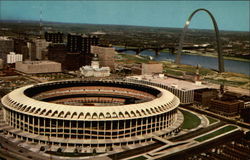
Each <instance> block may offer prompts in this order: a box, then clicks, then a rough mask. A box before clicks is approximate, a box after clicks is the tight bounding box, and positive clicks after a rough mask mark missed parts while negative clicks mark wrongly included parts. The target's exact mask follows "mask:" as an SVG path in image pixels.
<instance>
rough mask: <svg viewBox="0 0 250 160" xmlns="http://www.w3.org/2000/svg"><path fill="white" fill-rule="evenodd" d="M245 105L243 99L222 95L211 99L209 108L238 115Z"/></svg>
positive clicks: (228, 114)
mask: <svg viewBox="0 0 250 160" xmlns="http://www.w3.org/2000/svg"><path fill="white" fill-rule="evenodd" d="M243 107H244V102H243V101H240V100H236V99H229V98H225V97H222V98H220V99H211V103H210V107H209V110H211V111H213V112H215V113H218V114H221V115H225V116H236V115H238V114H239V113H240V110H241V109H242V108H243Z"/></svg>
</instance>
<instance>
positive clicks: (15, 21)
mask: <svg viewBox="0 0 250 160" xmlns="http://www.w3.org/2000/svg"><path fill="white" fill-rule="evenodd" d="M1 22H10V23H16V24H22V23H35V24H37V25H39V22H40V21H38V20H14V19H13V20H8V19H2V20H0V23H1ZM43 22H44V24H46V23H48V24H49V23H54V24H60V23H61V24H75V25H97V26H98V25H99V26H102V25H103V26H124V27H145V28H166V29H179V30H182V29H183V28H178V27H158V26H140V25H126V24H94V23H77V22H56V21H43ZM189 29H190V30H206V31H214V29H213V28H210V29H203V28H191V27H189ZM219 31H220V32H250V31H242V30H219Z"/></svg>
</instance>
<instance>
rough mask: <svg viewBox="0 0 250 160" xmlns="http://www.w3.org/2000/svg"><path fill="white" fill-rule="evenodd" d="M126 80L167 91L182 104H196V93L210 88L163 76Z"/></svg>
mask: <svg viewBox="0 0 250 160" xmlns="http://www.w3.org/2000/svg"><path fill="white" fill-rule="evenodd" d="M159 75H160V76H159ZM126 80H127V81H131V82H138V83H143V84H149V85H154V86H157V87H161V88H164V89H167V90H169V91H170V92H172V93H173V94H174V95H176V96H177V97H178V98H179V99H180V102H181V104H191V103H194V92H195V91H196V90H200V89H204V88H210V87H208V86H206V85H202V84H196V83H193V82H189V81H184V80H180V79H175V78H171V77H166V76H162V74H157V75H139V76H128V77H126Z"/></svg>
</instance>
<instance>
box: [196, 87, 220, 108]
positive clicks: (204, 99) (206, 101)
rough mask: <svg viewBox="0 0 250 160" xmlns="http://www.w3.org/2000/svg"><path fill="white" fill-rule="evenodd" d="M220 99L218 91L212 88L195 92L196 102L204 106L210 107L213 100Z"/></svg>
mask: <svg viewBox="0 0 250 160" xmlns="http://www.w3.org/2000/svg"><path fill="white" fill-rule="evenodd" d="M217 97H218V91H217V90H216V89H212V88H204V89H199V90H195V91H194V101H195V102H196V103H198V104H201V105H202V106H205V107H208V106H209V105H210V101H211V99H216V98H217Z"/></svg>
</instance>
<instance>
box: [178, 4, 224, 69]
mask: <svg viewBox="0 0 250 160" xmlns="http://www.w3.org/2000/svg"><path fill="white" fill-rule="evenodd" d="M199 11H204V12H206V13H207V14H208V15H209V16H210V18H211V19H212V21H213V25H214V31H215V36H216V43H217V53H218V65H219V66H218V67H219V72H224V59H223V55H222V50H221V43H220V35H219V29H218V25H217V23H216V21H215V18H214V16H213V15H212V13H211V12H209V11H208V10H206V9H204V8H200V9H197V10H195V11H194V12H193V13H192V14H191V15H190V16H189V18H188V20H187V21H186V23H185V26H184V28H183V31H182V34H181V39H180V41H179V46H178V48H177V56H176V60H175V63H176V64H180V58H181V52H182V45H183V41H184V38H185V34H186V32H187V30H188V26H189V24H190V22H191V20H192V17H193V16H194V15H195V14H196V13H197V12H199Z"/></svg>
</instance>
